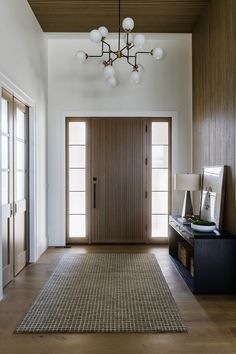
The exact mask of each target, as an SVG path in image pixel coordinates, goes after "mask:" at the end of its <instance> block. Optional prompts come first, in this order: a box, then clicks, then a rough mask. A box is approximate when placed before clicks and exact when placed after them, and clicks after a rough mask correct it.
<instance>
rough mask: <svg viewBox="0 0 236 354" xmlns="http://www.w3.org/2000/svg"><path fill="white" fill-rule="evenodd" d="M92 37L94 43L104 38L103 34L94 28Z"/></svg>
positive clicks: (91, 33)
mask: <svg viewBox="0 0 236 354" xmlns="http://www.w3.org/2000/svg"><path fill="white" fill-rule="evenodd" d="M90 39H91V41H92V42H93V43H100V42H101V40H102V34H101V32H100V31H99V30H96V29H94V30H92V31H91V32H90Z"/></svg>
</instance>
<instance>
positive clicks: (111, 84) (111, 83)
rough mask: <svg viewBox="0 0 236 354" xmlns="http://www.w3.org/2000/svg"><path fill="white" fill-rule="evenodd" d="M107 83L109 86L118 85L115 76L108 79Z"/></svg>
mask: <svg viewBox="0 0 236 354" xmlns="http://www.w3.org/2000/svg"><path fill="white" fill-rule="evenodd" d="M107 84H108V86H109V87H116V86H117V85H118V81H117V79H116V77H115V76H112V77H110V78H109V79H108V80H107Z"/></svg>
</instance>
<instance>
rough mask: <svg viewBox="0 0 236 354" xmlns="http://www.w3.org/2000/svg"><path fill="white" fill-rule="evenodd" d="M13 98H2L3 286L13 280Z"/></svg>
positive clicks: (4, 95)
mask: <svg viewBox="0 0 236 354" xmlns="http://www.w3.org/2000/svg"><path fill="white" fill-rule="evenodd" d="M12 137H13V98H12V96H11V95H10V94H9V93H8V92H7V91H5V90H3V91H2V98H1V181H2V182H1V195H2V200H1V208H2V225H1V231H2V258H3V261H2V262H3V286H5V285H6V284H8V283H9V282H10V281H11V280H12V278H13V209H12V208H13V188H12V186H13V168H12V167H13V144H12V140H13V139H12Z"/></svg>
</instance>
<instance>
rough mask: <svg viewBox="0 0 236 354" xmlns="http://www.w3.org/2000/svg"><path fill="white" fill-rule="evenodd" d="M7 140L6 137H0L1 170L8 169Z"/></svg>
mask: <svg viewBox="0 0 236 354" xmlns="http://www.w3.org/2000/svg"><path fill="white" fill-rule="evenodd" d="M8 140H9V138H8V137H7V136H4V135H2V168H8V167H9V164H8V160H9V153H8Z"/></svg>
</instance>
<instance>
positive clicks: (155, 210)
mask: <svg viewBox="0 0 236 354" xmlns="http://www.w3.org/2000/svg"><path fill="white" fill-rule="evenodd" d="M152 214H168V192H153V193H152Z"/></svg>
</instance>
